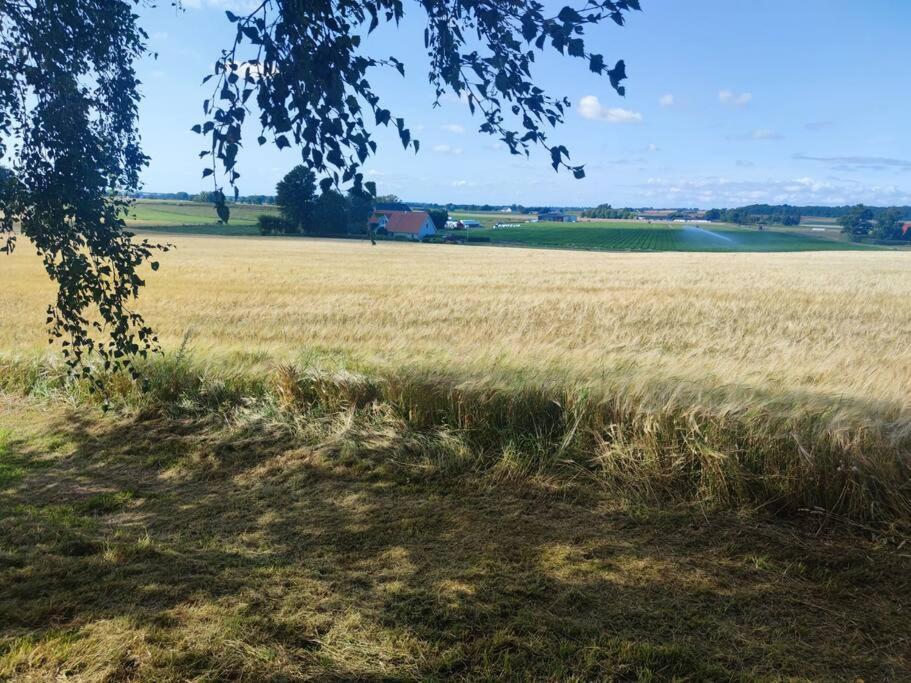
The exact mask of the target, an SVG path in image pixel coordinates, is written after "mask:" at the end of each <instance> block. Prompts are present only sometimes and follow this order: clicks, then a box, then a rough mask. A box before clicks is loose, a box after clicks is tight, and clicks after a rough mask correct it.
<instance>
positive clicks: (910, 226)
mask: <svg viewBox="0 0 911 683" xmlns="http://www.w3.org/2000/svg"><path fill="white" fill-rule="evenodd" d="M909 232H911V222H908V223H902V237H904V236H905V235H907V234H908V233H909Z"/></svg>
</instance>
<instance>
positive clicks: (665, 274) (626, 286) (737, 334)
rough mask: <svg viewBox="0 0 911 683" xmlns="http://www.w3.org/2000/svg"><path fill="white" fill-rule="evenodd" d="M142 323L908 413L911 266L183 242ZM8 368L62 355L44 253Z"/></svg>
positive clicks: (889, 255)
mask: <svg viewBox="0 0 911 683" xmlns="http://www.w3.org/2000/svg"><path fill="white" fill-rule="evenodd" d="M173 242H175V243H176V246H177V248H176V249H175V250H174V251H171V252H169V253H167V254H164V255H163V256H162V257H161V263H162V265H161V270H159V271H158V272H157V273H151V272H149V277H148V287H147V289H146V291H145V292H144V294H143V295H142V299H141V301H140V303H139V309H140V310H141V311H142V312H143V313H144V314H145V315H146V317H147V319H148V320H149V321H150V322H151V323H152V325H153V326H154V327H155V328H156V329H157V330H158V331H159V332H160V334H161V338H162V341H163V344H164V346H165V348H166V349H167V348H171V349H173V348H175V347H177V346H178V345H180V344H181V343H182V341H183V340H184V339H185V338H187V339H188V345H189V347H190V348H191V349H192V350H193V352H194V354H196V355H200V356H203V357H207V358H213V357H222V356H224V355H230V356H231V357H232V358H233V359H234V361H235V362H244V360H246V361H247V362H250V363H254V364H256V363H260V362H263V363H270V362H272V361H275V360H293V359H295V358H298V357H300V356H301V355H303V354H307V353H313V352H317V353H318V354H321V355H323V356H332V355H333V354H336V353H339V354H341V356H342V357H343V358H345V359H347V360H356V361H360V362H366V363H369V364H371V365H373V364H380V365H401V364H408V365H428V366H433V367H435V368H447V369H449V368H453V369H471V370H472V371H473V372H480V373H484V372H489V371H496V372H503V371H511V370H516V369H518V370H520V371H521V372H522V373H523V374H525V375H531V376H535V375H558V376H559V375H563V374H566V375H570V376H572V377H573V378H584V379H586V380H597V378H598V377H600V376H603V375H611V376H616V375H618V374H622V375H625V376H633V375H642V376H643V377H645V376H648V377H650V378H661V379H671V380H674V379H678V378H679V379H691V380H694V381H696V380H698V381H699V382H700V383H702V384H706V385H709V386H713V385H717V386H726V387H742V388H750V389H761V390H768V391H772V392H779V391H781V392H803V391H806V392H811V393H813V394H817V395H818V394H826V395H835V396H838V397H843V398H846V399H851V400H875V401H877V402H878V401H887V402H890V403H893V404H894V403H895V402H897V403H899V404H901V405H903V406H904V405H905V404H906V402H907V396H908V391H909V388H911V344H909V343H908V339H909V333H911V306H909V304H908V292H909V288H911V254H909V253H899V252H877V253H861V252H847V253H799V254H677V253H664V254H605V253H584V252H569V251H545V250H526V249H506V248H488V247H470V248H468V247H459V246H448V245H414V244H396V243H389V242H386V243H380V244H378V245H377V246H375V247H374V246H370V245H369V244H366V243H364V242H357V241H342V240H334V241H333V240H322V241H321V240H313V239H280V238H267V239H257V238H249V239H246V238H234V239H229V238H219V237H190V236H179V237H174V238H173ZM0 290H2V291H3V292H4V296H3V298H2V301H0V320H2V326H0V350H2V352H3V353H6V354H9V353H17V352H27V351H29V350H32V349H37V348H42V347H46V337H45V332H44V327H43V311H44V309H45V306H46V305H47V303H48V302H49V301H50V300H51V297H52V291H53V290H52V288H51V286H50V284H49V283H48V282H47V278H46V276H45V275H44V272H43V270H42V269H41V266H40V263H39V261H38V259H37V258H36V257H35V256H34V254H33V252H32V251H31V250H30V247H29V245H27V244H21V245H20V248H19V249H18V251H17V252H16V253H15V254H14V255H12V256H9V257H5V258H3V260H2V261H0Z"/></svg>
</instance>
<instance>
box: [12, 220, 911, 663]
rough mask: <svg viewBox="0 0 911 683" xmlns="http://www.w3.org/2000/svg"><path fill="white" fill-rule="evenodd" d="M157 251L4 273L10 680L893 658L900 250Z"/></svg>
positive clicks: (214, 247)
mask: <svg viewBox="0 0 911 683" xmlns="http://www.w3.org/2000/svg"><path fill="white" fill-rule="evenodd" d="M169 239H171V240H172V241H173V242H175V243H176V245H177V249H176V250H175V251H173V252H170V253H168V254H165V255H163V256H162V258H161V259H160V260H161V264H162V265H161V268H160V269H159V270H158V271H157V272H156V273H152V272H151V271H149V273H148V287H147V289H146V290H145V291H144V293H143V296H142V300H141V302H140V306H139V307H140V309H141V310H142V311H143V312H144V313H145V315H146V316H147V318H148V320H149V322H150V323H151V324H152V325H154V326H155V328H156V329H157V330H159V331H160V333H161V337H162V342H163V349H164V354H163V355H162V356H160V357H156V358H155V359H153V360H151V361H149V362H146V363H142V364H140V366H139V370H140V374H141V379H140V380H139V381H138V382H133V381H131V380H129V379H128V378H127V377H126V376H124V375H104V374H101V375H100V379H101V389H100V392H101V393H100V395H99V394H92V393H89V392H88V391H87V390H86V389H85V384H84V383H78V382H77V383H72V382H69V381H68V380H67V379H66V375H65V373H64V372H63V371H62V370H61V369H60V368H59V365H55V364H54V362H53V361H48V360H46V359H45V354H46V353H48V352H47V351H46V349H47V348H48V347H47V343H46V340H45V332H44V328H43V314H42V312H43V310H44V308H45V306H46V304H47V302H49V301H50V300H51V297H52V294H53V292H52V288H51V286H50V285H49V283H48V282H47V280H46V276H45V275H44V274H43V272H42V270H41V268H40V264H39V263H38V261H37V259H36V258H35V256H34V254H32V253H30V251H29V248H28V245H26V244H20V249H19V251H17V252H16V253H15V254H14V255H13V256H12V257H7V258H0V290H2V291H3V292H4V297H3V298H2V300H0V321H2V325H0V491H2V495H0V679H4V680H6V679H12V680H55V679H60V680H62V679H65V678H68V679H73V680H89V681H104V680H127V679H131V678H133V679H137V680H261V679H274V680H306V679H312V680H327V679H328V680H381V679H384V680H385V679H394V680H422V679H429V680H445V679H453V678H455V679H461V680H475V679H477V680H490V679H497V680H514V679H517V678H522V677H523V676H525V677H528V678H534V679H540V680H612V679H613V680H618V679H619V680H699V681H702V680H718V681H728V680H777V679H779V678H788V679H791V678H793V679H795V680H804V679H808V680H853V679H855V678H857V677H863V678H864V679H865V680H905V679H907V678H908V676H909V672H911V661H909V657H908V649H907V643H906V638H905V631H906V630H907V628H906V624H907V615H906V614H905V613H904V611H903V608H902V605H907V604H908V601H909V596H911V584H909V582H908V576H909V574H908V571H907V566H908V560H907V559H906V557H907V555H906V554H903V553H904V551H903V550H900V548H902V547H903V546H902V545H901V543H902V539H904V538H906V536H907V531H908V529H909V528H911V491H909V472H908V465H907V454H908V453H909V451H911V406H909V401H908V390H909V388H911V348H909V345H908V343H907V340H908V333H909V331H911V307H909V306H908V305H907V291H908V285H909V267H911V254H909V253H902V252H888V251H881V252H828V253H791V254H684V253H665V254H610V253H598V252H573V251H549V250H539V249H527V250H526V249H519V248H515V249H507V248H499V247H476V248H466V247H460V246H450V245H431V244H398V243H393V242H382V243H380V244H378V245H377V246H375V247H372V246H370V245H369V243H366V242H360V241H344V240H317V239H280V238H226V237H204V236H184V235H174V236H169ZM51 352H53V350H52V351H51ZM61 398H62V399H63V400H58V399H61ZM102 398H103V399H104V401H105V404H104V405H105V407H106V408H107V409H108V410H107V411H106V412H104V413H102V411H101V410H100V409H99V407H98V404H99V403H100V402H101V400H102ZM896 548H899V550H896ZM795 634H797V636H796V637H795Z"/></svg>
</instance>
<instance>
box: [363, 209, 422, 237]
mask: <svg viewBox="0 0 911 683" xmlns="http://www.w3.org/2000/svg"><path fill="white" fill-rule="evenodd" d="M380 216H386V217H388V218H389V222H388V223H387V224H386V230H387V231H389V232H395V233H406V234H409V235H417V234H420V232H421V226H423V225H424V223H425V221H427V220H428V219H429V218H430V214H428V213H427V212H426V211H375V212H374V213H373V216H371V217H370V222H371V223H376V222H377V221H378V220H379V217H380Z"/></svg>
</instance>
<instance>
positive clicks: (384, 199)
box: [376, 194, 403, 204]
mask: <svg viewBox="0 0 911 683" xmlns="http://www.w3.org/2000/svg"><path fill="white" fill-rule="evenodd" d="M376 203H377V204H402V203H403V202H402V200H401V199H399V196H398V195H396V194H381V195H380V196H379V197H377V198H376Z"/></svg>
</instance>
